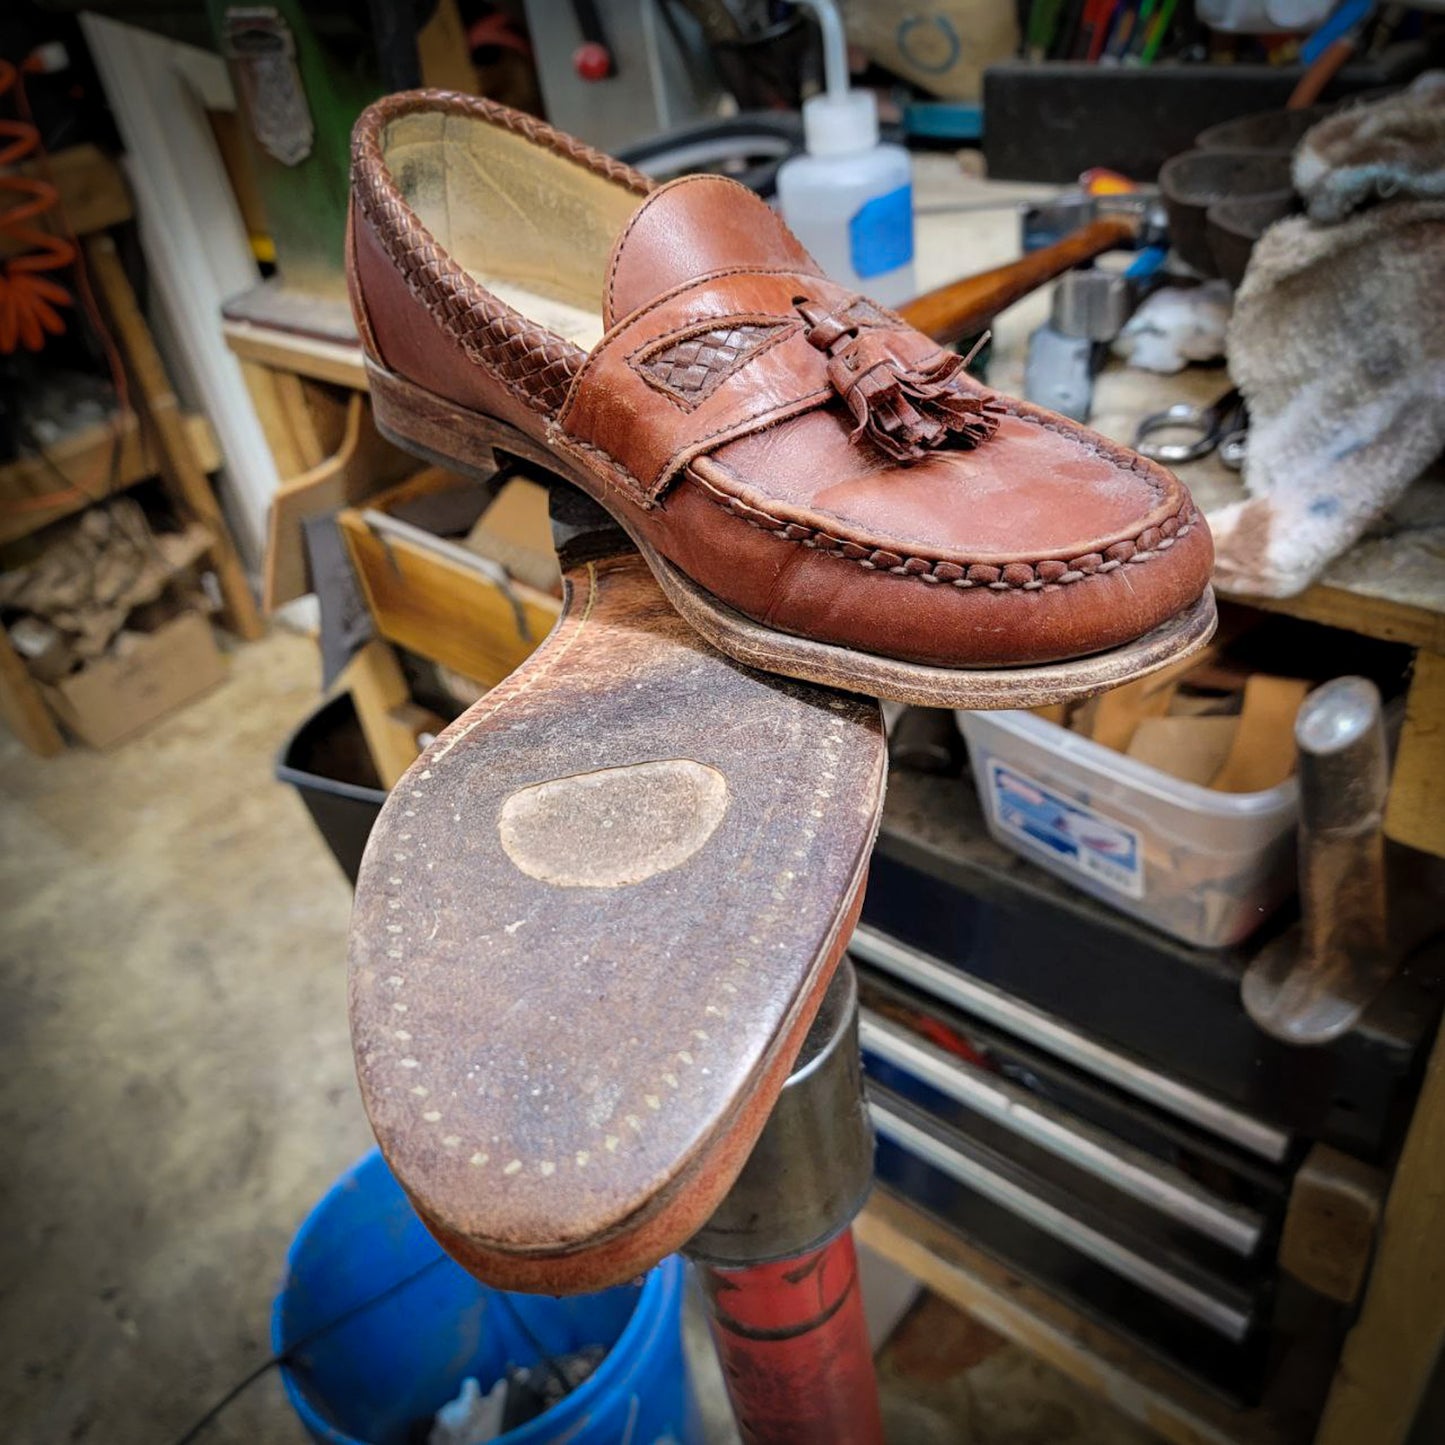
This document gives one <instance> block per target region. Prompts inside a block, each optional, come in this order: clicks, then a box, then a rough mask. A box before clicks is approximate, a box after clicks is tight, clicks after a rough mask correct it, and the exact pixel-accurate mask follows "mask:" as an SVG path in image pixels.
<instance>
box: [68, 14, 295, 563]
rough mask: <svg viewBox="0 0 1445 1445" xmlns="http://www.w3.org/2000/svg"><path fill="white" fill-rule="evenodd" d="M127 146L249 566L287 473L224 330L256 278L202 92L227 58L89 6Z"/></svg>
mask: <svg viewBox="0 0 1445 1445" xmlns="http://www.w3.org/2000/svg"><path fill="white" fill-rule="evenodd" d="M80 23H81V25H82V27H83V28H84V31H85V38H86V42H87V43H88V44H89V46H90V50H91V54H92V55H93V56H94V58H95V64H96V68H97V69H98V70H99V72H100V77H101V80H102V82H103V84H104V85H105V92H106V96H107V98H108V99H109V101H110V106H111V109H112V111H113V112H114V113H115V118H116V123H117V125H118V126H119V128H120V134H121V139H122V140H123V141H124V143H125V148H126V153H127V154H126V162H125V165H126V174H127V176H128V177H129V179H130V183H131V189H132V191H133V193H134V195H135V203H136V216H137V219H138V221H139V225H140V236H141V244H142V246H143V248H144V250H145V255H146V261H147V264H148V268H149V276H150V290H151V296H152V298H153V300H152V304H153V305H154V306H155V307H157V308H158V310H159V311H160V313H161V316H162V317H163V326H162V328H161V330H162V333H163V334H164V335H165V336H166V337H167V338H169V339H170V340H171V341H172V343H173V347H172V354H171V355H168V356H167V358H166V361H167V364H168V365H169V366H170V367H172V368H173V370H172V375H173V377H174V378H175V380H176V382H177V384H178V385H179V387H180V388H181V389H182V390H183V391H184V392H186V393H188V394H189V395H190V396H191V397H193V398H194V399H195V400H196V401H197V402H198V403H199V404H200V406H201V407H202V409H203V410H204V411H205V413H206V415H207V416H208V417H209V418H210V421H211V425H212V427H213V428H214V429H215V433H216V437H217V440H218V441H219V443H220V447H221V455H222V457H223V459H224V462H223V467H222V475H221V479H220V487H219V490H220V495H221V500H222V503H223V505H224V507H225V510H226V514H227V516H228V518H229V520H230V522H231V526H232V529H233V531H234V532H235V534H236V545H237V547H239V548H240V551H241V554H242V556H243V557H244V558H245V560H246V562H247V564H248V565H249V566H251V567H252V568H253V569H255V568H257V567H259V566H260V563H261V559H262V557H263V555H264V552H265V537H266V513H267V511H268V509H269V508H270V505H271V499H272V497H273V496H274V495H275V492H276V488H277V485H278V483H279V478H278V477H277V474H276V464H275V462H274V461H273V460H272V457H271V449H270V447H268V446H267V444H266V436H265V433H264V432H263V431H262V430H261V424H260V422H259V421H257V419H256V413H255V411H254V410H253V409H252V406H251V399H250V396H249V395H248V393H247V391H246V383H245V380H244V378H243V377H242V374H241V368H240V364H239V363H238V362H237V360H236V358H235V357H234V356H233V355H232V354H231V352H230V350H229V349H228V348H227V346H226V342H225V338H224V336H223V335H222V332H221V303H222V302H223V301H225V300H226V299H228V298H229V297H231V296H236V295H239V294H240V293H241V292H243V291H247V290H249V289H250V288H251V287H252V286H254V285H255V284H256V282H257V280H258V276H257V270H256V262H255V259H254V257H253V256H252V254H251V247H250V243H249V241H248V239H247V236H246V228H245V226H244V224H243V223H242V220H241V213H240V210H239V209H238V207H237V205H236V199H235V196H234V195H233V194H232V191H231V185H230V181H229V180H228V179H227V176H226V171H225V167H224V166H223V164H222V162H221V157H220V154H219V152H218V151H217V149H216V143H215V140H214V138H213V137H212V135H211V129H210V126H209V125H208V124H207V122H206V117H205V111H204V109H203V108H202V104H201V100H200V98H199V97H200V94H201V93H202V92H203V91H204V93H206V94H207V95H210V94H213V93H214V92H215V90H216V88H217V86H218V85H223V84H226V72H225V67H224V66H223V65H222V63H221V62H220V61H219V60H218V59H217V58H216V57H215V56H213V55H209V54H207V53H206V52H205V51H201V50H196V49H194V48H193V47H191V46H187V45H180V44H178V43H176V42H175V41H171V40H164V39H162V38H160V37H159V36H155V35H151V34H149V33H147V32H146V31H143V30H139V29H136V28H135V27H134V26H131V25H123V24H121V23H120V22H119V21H115V20H108V19H105V18H103V17H102V16H99V15H82V16H81V21H80Z"/></svg>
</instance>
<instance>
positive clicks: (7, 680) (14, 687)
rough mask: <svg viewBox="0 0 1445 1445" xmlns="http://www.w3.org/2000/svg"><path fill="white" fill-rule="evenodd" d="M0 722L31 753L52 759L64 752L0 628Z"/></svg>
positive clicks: (46, 710) (32, 683) (36, 691)
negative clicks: (2, 721)
mask: <svg viewBox="0 0 1445 1445" xmlns="http://www.w3.org/2000/svg"><path fill="white" fill-rule="evenodd" d="M0 718H3V719H4V720H5V723H6V725H7V726H8V727H9V729H10V731H11V732H12V733H14V734H15V736H16V737H17V738H19V739H20V741H21V742H22V743H24V744H25V746H26V747H27V748H29V749H30V751H31V752H32V753H39V754H40V756H41V757H42V758H52V757H54V756H55V754H56V753H59V752H64V751H65V739H64V738H62V737H61V735H60V729H59V728H58V727H57V726H56V725H55V719H54V718H53V717H51V715H50V709H49V708H47V707H46V706H45V699H44V698H43V697H42V696H41V695H40V689H39V688H38V687H37V686H36V685H35V680H34V678H32V677H31V676H30V674H29V672H27V671H26V669H25V664H24V663H23V662H22V661H21V660H20V657H19V656H18V654H17V653H16V651H15V649H14V648H13V647H12V646H11V645H10V639H9V637H7V636H6V635H5V629H4V628H3V627H0Z"/></svg>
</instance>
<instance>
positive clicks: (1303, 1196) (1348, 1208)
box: [1279, 1144, 1385, 1305]
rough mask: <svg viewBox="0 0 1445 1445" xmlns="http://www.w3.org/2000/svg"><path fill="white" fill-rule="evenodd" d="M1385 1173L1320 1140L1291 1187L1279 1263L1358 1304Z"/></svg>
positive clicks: (1322, 1289) (1309, 1282)
mask: <svg viewBox="0 0 1445 1445" xmlns="http://www.w3.org/2000/svg"><path fill="white" fill-rule="evenodd" d="M1384 1197H1385V1175H1384V1173H1383V1172H1382V1171H1381V1170H1379V1169H1376V1168H1375V1167H1374V1165H1372V1164H1364V1163H1362V1162H1361V1161H1360V1160H1358V1159H1354V1158H1352V1157H1351V1156H1350V1155H1348V1154H1343V1153H1341V1152H1340V1151H1339V1150H1338V1149H1332V1148H1331V1147H1330V1146H1329V1145H1328V1144H1316V1145H1314V1146H1313V1148H1311V1149H1310V1152H1309V1154H1308V1155H1306V1157H1305V1161H1304V1163H1303V1164H1301V1165H1300V1167H1299V1170H1298V1172H1297V1173H1296V1174H1295V1177H1294V1182H1293V1184H1292V1185H1291V1186H1290V1192H1289V1209H1288V1210H1287V1211H1286V1213H1285V1218H1284V1230H1283V1232H1282V1233H1281V1235H1280V1241H1279V1263H1280V1268H1281V1269H1285V1270H1288V1271H1289V1273H1290V1274H1292V1275H1293V1276H1294V1277H1295V1278H1296V1279H1297V1280H1299V1281H1300V1282H1301V1283H1303V1284H1306V1285H1308V1286H1309V1287H1310V1288H1311V1289H1312V1290H1315V1291H1317V1292H1318V1293H1319V1294H1322V1295H1324V1296H1325V1297H1326V1298H1327V1299H1332V1300H1336V1301H1338V1302H1339V1303H1340V1304H1347V1305H1348V1304H1354V1302H1355V1300H1356V1299H1358V1298H1359V1293H1360V1286H1361V1285H1362V1284H1363V1283H1364V1282H1365V1272H1366V1270H1368V1268H1369V1265H1370V1256H1371V1254H1372V1252H1373V1251H1374V1248H1375V1230H1376V1227H1377V1226H1378V1224H1379V1221H1380V1207H1381V1204H1382V1203H1383V1201H1384Z"/></svg>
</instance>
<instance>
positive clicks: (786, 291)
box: [549, 270, 939, 506]
mask: <svg viewBox="0 0 1445 1445" xmlns="http://www.w3.org/2000/svg"><path fill="white" fill-rule="evenodd" d="M800 301H805V302H806V303H808V304H811V305H814V306H820V307H822V308H824V309H826V310H829V311H846V310H847V308H849V306H850V305H855V304H856V305H858V306H859V308H860V312H859V321H860V324H862V325H864V326H867V327H872V328H876V329H878V330H880V331H884V332H886V333H887V337H888V342H889V345H890V347H891V348H892V350H893V351H895V352H896V353H897V355H898V356H899V357H900V358H901V359H902V360H904V361H906V362H907V363H910V364H917V363H919V362H922V361H924V360H926V359H929V358H932V357H936V356H938V355H939V350H938V347H937V345H936V344H935V343H934V342H932V341H930V340H929V339H928V338H927V337H926V336H923V335H921V334H920V333H918V332H916V331H913V330H912V329H911V328H909V327H906V326H904V325H902V323H900V322H898V321H897V320H896V319H895V318H893V317H892V316H890V315H888V313H886V312H881V311H879V310H877V308H874V307H871V306H868V305H867V303H858V302H857V301H856V298H854V297H853V296H852V295H851V294H850V293H849V292H847V291H845V290H844V289H843V288H842V287H840V286H837V285H835V284H834V283H833V282H831V281H826V280H823V279H822V278H821V277H819V276H815V275H808V274H805V273H802V272H796V271H782V270H780V271H754V270H748V271H736V272H727V273H723V274H720V275H716V276H710V277H706V278H704V279H702V280H699V281H692V282H689V283H687V284H686V285H683V286H680V287H677V288H675V289H673V290H672V291H669V292H667V293H665V294H664V295H662V296H660V297H658V298H657V299H656V300H655V301H652V302H650V303H649V304H648V305H646V306H644V307H642V308H641V309H640V310H638V311H635V312H633V313H632V315H630V316H628V317H626V318H625V319H624V320H623V321H621V322H620V323H619V324H618V325H616V326H614V327H613V328H612V330H611V331H609V332H608V334H607V335H606V336H605V337H603V339H602V340H601V342H599V343H598V345H597V347H596V348H595V349H594V350H593V352H592V354H591V355H590V356H589V357H588V360H587V364H586V366H585V367H584V368H583V369H582V372H581V374H580V375H579V376H578V377H577V379H576V381H575V382H574V383H573V385H572V389H571V392H570V393H569V394H568V397H567V402H566V404H565V406H564V407H563V409H562V412H561V415H560V416H559V418H558V420H557V422H556V424H555V425H554V426H553V428H552V430H551V433H550V435H549V440H550V441H551V443H552V445H553V446H555V447H557V448H558V449H559V450H561V451H564V452H569V453H570V454H571V455H573V456H574V457H575V458H576V459H577V460H578V461H580V462H581V463H583V464H584V465H585V466H587V467H589V468H590V469H591V470H593V471H601V472H603V473H605V474H606V475H607V476H608V477H609V478H610V479H611V480H612V481H613V483H614V484H615V485H616V486H618V487H620V488H621V489H622V490H624V491H625V492H627V493H628V494H629V495H631V496H632V497H633V499H634V500H636V501H638V502H639V503H641V504H642V505H643V506H652V505H654V504H655V503H656V501H657V500H658V498H659V497H660V496H661V495H662V493H663V492H664V491H666V489H667V487H668V484H669V483H670V482H672V480H673V479H674V478H675V477H676V476H677V475H678V473H679V472H680V471H681V470H682V469H683V468H684V467H686V466H687V465H688V463H689V462H691V461H693V460H695V459H696V458H697V457H700V456H703V455H705V454H706V453H708V452H710V451H713V450H715V449H716V448H718V447H720V446H722V445H723V444H724V443H726V442H729V441H733V440H735V439H736V438H738V437H742V436H746V435H748V434H749V433H751V432H755V431H760V430H762V429H763V428H764V427H768V426H773V425H775V424H776V423H778V422H780V421H783V420H785V419H786V418H788V417H792V416H797V415H799V414H801V413H803V412H805V411H810V410H812V409H813V408H815V407H820V406H824V405H826V404H828V403H831V402H837V401H838V400H839V393H838V391H837V390H836V389H835V386H834V383H833V382H832V381H831V380H830V377H829V370H828V367H829V358H828V356H827V355H826V354H825V353H824V352H823V351H821V350H819V348H818V346H817V345H816V344H815V343H814V342H812V341H810V340H809V338H808V335H807V324H806V321H805V318H804V316H803V315H802V314H801V313H800V312H799V309H798V303H799V302H800ZM862 308H866V309H862Z"/></svg>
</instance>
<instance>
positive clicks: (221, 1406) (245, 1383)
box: [173, 1254, 572, 1445]
mask: <svg viewBox="0 0 1445 1445" xmlns="http://www.w3.org/2000/svg"><path fill="white" fill-rule="evenodd" d="M450 1263H451V1258H450V1256H448V1255H445V1254H438V1255H437V1256H436V1258H435V1259H431V1260H428V1261H427V1262H426V1263H425V1264H423V1265H421V1266H419V1267H418V1268H417V1269H414V1270H412V1271H411V1273H410V1274H407V1275H403V1276H402V1278H401V1279H399V1280H397V1281H396V1283H395V1284H391V1285H388V1286H387V1287H386V1289H384V1290H382V1291H381V1292H380V1293H379V1294H374V1295H372V1296H371V1297H370V1298H369V1299H364V1300H362V1301H361V1303H360V1304H355V1305H352V1306H351V1308H350V1309H348V1310H345V1311H343V1312H342V1313H341V1314H339V1315H337V1316H336V1318H335V1319H332V1320H328V1321H327V1322H326V1323H325V1324H324V1325H318V1326H317V1327H316V1328H315V1329H314V1330H311V1331H309V1332H308V1333H307V1334H304V1335H303V1336H302V1337H301V1338H300V1339H299V1340H297V1341H296V1342H295V1343H294V1344H291V1345H288V1346H287V1347H286V1348H285V1349H284V1350H282V1351H281V1353H280V1354H279V1355H272V1356H271V1358H270V1359H268V1360H263V1361H262V1362H261V1363H260V1364H259V1365H257V1366H256V1368H255V1369H254V1370H252V1371H251V1373H250V1374H248V1375H246V1376H244V1377H243V1378H242V1379H240V1380H238V1381H237V1382H236V1383H235V1384H234V1385H232V1386H231V1388H230V1389H229V1390H227V1391H226V1393H225V1394H224V1395H222V1396H221V1398H220V1399H219V1400H217V1401H216V1402H215V1404H213V1405H212V1406H210V1408H209V1409H207V1411H206V1412H205V1414H204V1415H202V1416H201V1417H200V1418H199V1419H198V1420H197V1421H196V1422H195V1424H194V1425H192V1426H191V1427H190V1429H189V1430H187V1431H186V1433H185V1434H184V1435H181V1436H179V1437H178V1438H177V1439H176V1440H175V1441H174V1442H173V1445H193V1442H194V1441H196V1440H198V1439H199V1438H200V1436H201V1435H202V1433H203V1432H204V1431H205V1430H206V1429H207V1428H208V1427H209V1426H210V1425H212V1424H213V1423H214V1422H215V1420H216V1419H217V1417H218V1416H219V1415H220V1414H221V1413H222V1412H223V1411H224V1410H225V1409H226V1407H227V1406H228V1405H230V1404H231V1403H232V1401H234V1400H236V1399H238V1398H239V1397H240V1396H241V1395H243V1394H244V1393H245V1392H246V1391H247V1390H248V1389H250V1387H251V1386H252V1385H254V1384H255V1383H256V1381H257V1380H259V1379H260V1378H261V1377H262V1376H263V1375H265V1374H267V1373H268V1372H269V1371H270V1370H272V1369H274V1368H275V1367H276V1366H278V1365H284V1364H288V1363H289V1362H290V1361H291V1360H292V1359H294V1358H295V1357H296V1356H297V1355H298V1354H300V1353H301V1351H302V1350H304V1349H306V1348H307V1347H308V1346H309V1345H312V1344H315V1342H316V1341H317V1340H319V1339H322V1338H323V1337H324V1336H326V1335H329V1334H330V1333H331V1332H332V1331H333V1330H337V1329H340V1328H341V1326H342V1325H344V1324H348V1323H349V1322H350V1321H352V1320H354V1319H355V1318H356V1317H357V1316H358V1315H362V1314H365V1313H366V1312H367V1311H368V1310H372V1309H375V1308H376V1306H377V1305H379V1304H384V1303H385V1302H386V1301H387V1300H389V1299H391V1297H392V1296H393V1295H397V1294H400V1293H401V1291H402V1290H404V1289H406V1288H407V1287H408V1286H409V1285H412V1284H415V1283H416V1281H417V1280H419V1279H420V1278H421V1277H422V1276H423V1275H425V1274H428V1273H429V1272H430V1271H432V1270H434V1269H435V1268H436V1267H437V1266H438V1265H440V1264H450ZM492 1297H493V1299H495V1300H496V1301H497V1302H498V1303H500V1304H501V1305H502V1306H503V1307H504V1308H505V1309H506V1311H507V1313H508V1314H509V1315H511V1317H512V1320H513V1322H514V1323H515V1324H516V1326H517V1328H518V1329H519V1330H521V1332H522V1333H523V1334H524V1335H525V1336H526V1337H527V1343H528V1344H530V1345H531V1346H532V1348H533V1349H534V1350H536V1352H537V1356H538V1358H539V1359H540V1360H541V1361H542V1363H543V1364H544V1365H546V1367H547V1370H548V1373H549V1374H551V1375H552V1376H553V1378H555V1379H556V1381H557V1383H558V1384H559V1385H560V1386H561V1387H562V1395H563V1397H564V1398H565V1397H566V1396H567V1395H570V1394H571V1393H572V1383H571V1381H570V1380H568V1378H567V1376H566V1373H565V1372H564V1371H563V1369H562V1366H561V1364H560V1363H558V1361H557V1359H556V1357H555V1356H554V1355H552V1354H550V1353H549V1352H548V1350H547V1347H546V1346H545V1345H544V1344H543V1343H542V1341H541V1340H540V1339H538V1338H537V1333H536V1331H535V1330H533V1328H532V1327H531V1325H529V1324H528V1323H527V1321H526V1319H525V1318H524V1317H523V1315H522V1312H521V1310H519V1309H518V1308H517V1306H516V1305H515V1304H513V1302H512V1301H511V1299H510V1298H508V1296H507V1295H506V1294H504V1293H502V1292H500V1291H498V1292H497V1293H496V1294H495V1295H493V1296H492Z"/></svg>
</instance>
